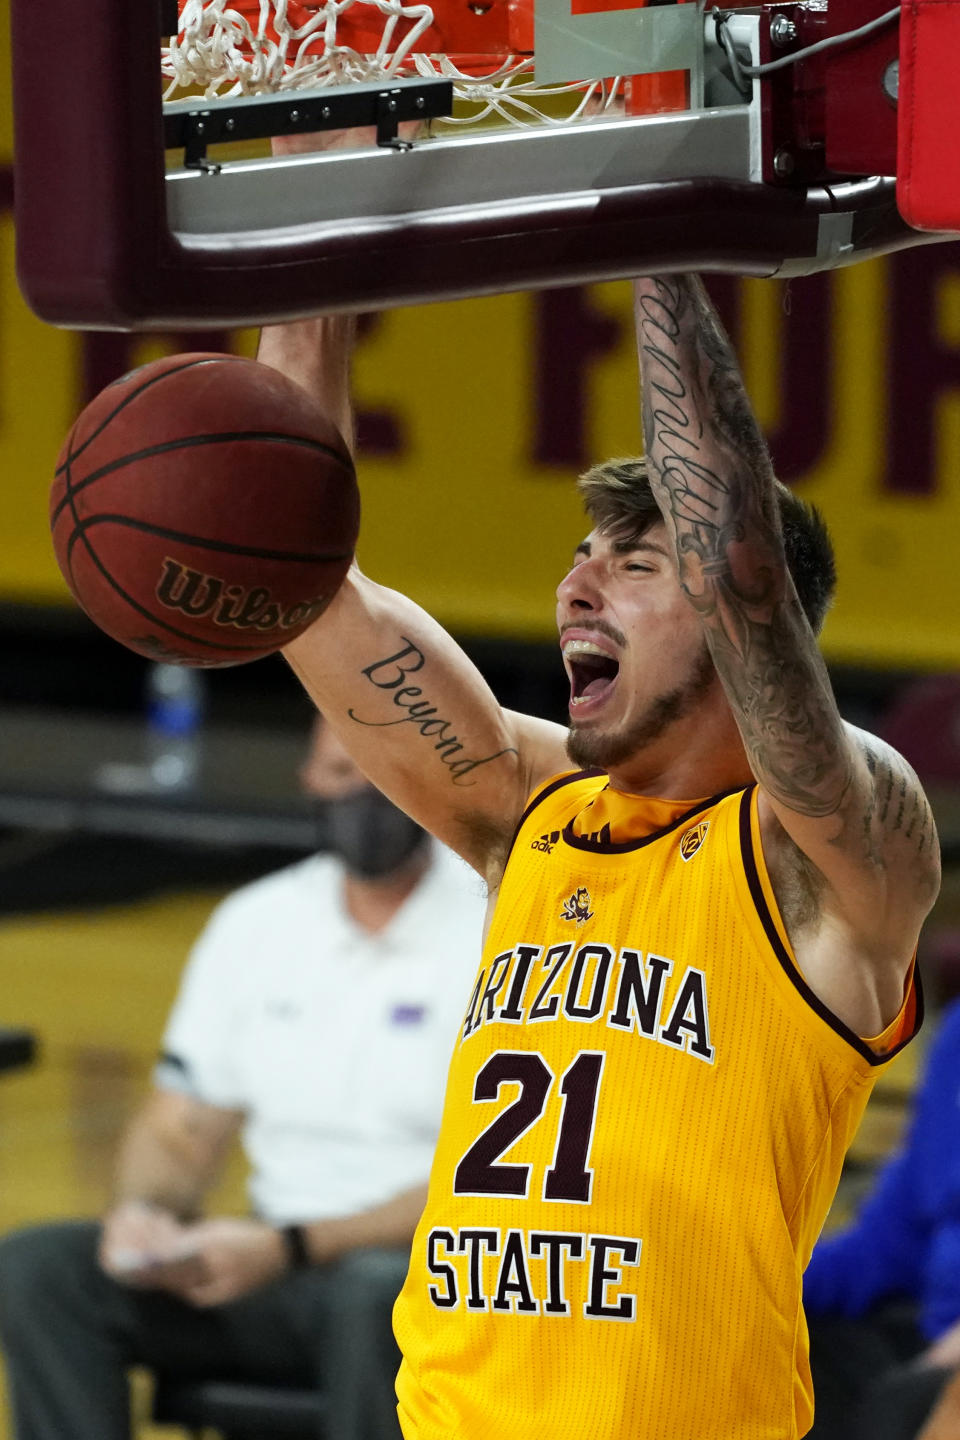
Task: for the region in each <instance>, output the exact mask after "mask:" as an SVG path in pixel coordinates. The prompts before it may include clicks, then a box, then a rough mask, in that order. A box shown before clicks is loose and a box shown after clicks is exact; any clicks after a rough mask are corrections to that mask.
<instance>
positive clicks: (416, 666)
mask: <svg viewBox="0 0 960 1440" xmlns="http://www.w3.org/2000/svg"><path fill="white" fill-rule="evenodd" d="M399 638H400V639H401V640H402V641H403V644H402V646H401V648H400V649H399V650H398V651H397V652H396V653H395V654H393V655H385V656H384V657H383V659H382V660H374V662H373V664H372V665H367V666H365V667H364V669H362V670H361V671H360V673H361V675H363V677H364V679H365V680H368V681H369V682H370V684H371V685H372V686H374V688H375V689H377V690H379V691H381V692H383V691H385V692H386V693H387V694H388V695H389V696H390V700H391V702H392V704H391V712H390V714H389V715H388V718H387V719H386V720H368V719H364V718H363V717H362V716H360V715H358V714H357V712H356V711H355V710H354V709H353V708H351V709H349V710H348V711H347V714H348V715H349V717H350V719H351V720H352V721H353V722H354V724H355V725H366V726H371V727H373V728H375V729H384V728H389V727H392V726H394V725H412V726H413V727H414V728H415V729H416V730H418V731H419V732H420V735H421V736H422V738H423V739H424V740H429V741H430V742H431V747H430V748H431V749H432V750H433V752H434V754H435V755H436V756H437V758H438V759H439V761H440V763H441V764H442V765H445V766H446V768H447V773H448V774H449V776H450V779H451V781H452V783H453V784H454V785H475V784H476V781H475V780H469V779H467V778H466V777H467V776H469V775H472V774H473V772H474V770H479V769H480V767H481V766H482V765H489V764H490V762H491V761H492V760H499V758H500V756H501V755H516V754H517V751H516V749H515V748H514V747H513V746H512V745H511V746H507V747H506V748H505V749H503V750H497V751H495V752H494V754H492V755H483V756H479V757H477V756H475V755H470V754H469V753H468V752H467V750H466V747H465V745H464V742H463V741H462V740H461V739H460V736H459V735H458V734H457V731H456V729H455V727H454V724H453V721H452V720H449V719H448V718H447V717H446V716H444V715H442V714H441V713H440V711H439V709H438V707H437V706H436V705H435V704H434V703H433V702H432V701H431V699H430V698H429V696H427V695H426V694H425V692H424V689H423V686H422V685H413V684H410V685H408V684H407V683H406V681H407V678H408V676H410V675H417V676H418V678H420V676H419V672H420V671H421V670H423V668H424V665H425V664H426V656H425V655H424V653H423V651H422V650H421V649H420V648H419V647H418V646H417V645H414V643H413V641H412V640H409V639H408V638H407V636H406V635H401V636H400V637H399Z"/></svg>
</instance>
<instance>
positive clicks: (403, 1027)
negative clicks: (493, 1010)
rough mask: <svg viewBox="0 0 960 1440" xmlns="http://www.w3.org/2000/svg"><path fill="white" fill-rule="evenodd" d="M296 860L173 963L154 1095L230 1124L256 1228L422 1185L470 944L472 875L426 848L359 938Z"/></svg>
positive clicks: (336, 897)
mask: <svg viewBox="0 0 960 1440" xmlns="http://www.w3.org/2000/svg"><path fill="white" fill-rule="evenodd" d="M343 875H344V872H343V868H342V866H341V864H340V862H339V861H338V860H336V859H334V858H333V857H331V856H328V855H316V856H312V857H311V858H310V859H308V860H304V861H301V862H300V863H298V864H296V865H291V866H289V867H287V868H286V869H284V870H281V871H279V872H277V873H275V874H273V875H268V876H266V877H265V878H264V879H262V880H258V881H255V882H254V883H253V884H252V885H247V886H244V887H243V888H242V889H240V890H238V891H236V892H235V893H234V894H232V895H230V896H228V898H227V899H226V900H224V901H223V902H222V903H221V904H220V905H219V906H218V907H217V909H216V910H215V911H214V913H213V915H212V917H211V919H210V921H209V922H208V924H207V926H206V928H205V930H204V931H203V933H202V935H201V936H200V938H199V940H198V941H197V943H196V945H195V946H194V949H193V951H192V953H191V956H190V960H189V963H188V965H187V969H186V971H185V973H184V977H183V981H182V983H181V987H180V992H179V994H178V997H177V1000H176V1003H175V1005H174V1008H173V1011H172V1013H171V1016H170V1019H169V1022H168V1025H167V1030H166V1033H165V1036H164V1042H163V1050H164V1056H163V1058H162V1059H161V1062H160V1064H159V1066H158V1068H157V1072H156V1077H155V1078H156V1082H157V1084H158V1085H159V1086H161V1087H164V1088H167V1089H177V1090H183V1091H186V1092H188V1093H189V1094H192V1095H195V1096H197V1098H198V1099H200V1100H203V1101H205V1102H207V1103H208V1104H211V1105H217V1106H220V1107H222V1108H224V1109H230V1110H242V1111H243V1112H244V1117H245V1120H244V1128H243V1141H244V1147H245V1149H246V1152H247V1156H248V1159H249V1161H250V1165H251V1168H252V1175H251V1179H250V1198H251V1203H252V1206H253V1208H254V1210H255V1211H256V1213H257V1214H259V1215H262V1216H263V1217H264V1218H265V1219H266V1220H269V1221H270V1222H271V1223H272V1224H277V1225H282V1224H289V1223H293V1222H296V1221H310V1220H320V1219H324V1218H326V1217H328V1216H334V1215H348V1214H354V1213H356V1212H357V1211H360V1210H365V1209H368V1208H370V1207H371V1206H374V1205H377V1204H379V1203H381V1202H383V1201H385V1200H387V1199H389V1198H390V1197H391V1196H393V1195H395V1194H397V1193H398V1192H399V1191H401V1190H405V1189H407V1188H409V1187H410V1186H412V1185H416V1184H418V1183H420V1182H422V1181H425V1180H426V1179H427V1177H428V1175H429V1170H430V1162H431V1159H432V1155H433V1147H434V1142H435V1140H436V1135H437V1131H438V1128H439V1124H440V1114H441V1110H442V1107H443V1094H444V1087H445V1082H446V1072H447V1066H448V1063H449V1059H450V1053H451V1051H452V1049H453V1044H454V1040H455V1039H456V1036H457V1032H458V1026H459V1024H460V1022H461V1020H462V1017H463V1013H464V1011H465V1009H466V1005H467V1001H468V999H469V994H470V987H471V983H472V981H473V978H474V975H475V973H476V969H477V964H478V961H479V955H480V948H481V933H482V927H483V915H484V908H485V902H484V898H483V885H482V882H481V881H480V880H479V878H478V877H477V876H476V875H475V874H474V872H473V871H472V870H470V869H469V867H468V866H466V865H465V864H464V863H463V862H462V861H461V860H459V859H458V858H457V857H456V856H455V855H453V854H451V853H450V852H449V851H447V850H445V849H443V848H442V847H441V846H438V845H435V846H434V851H433V859H432V862H431V865H430V868H429V870H428V871H427V872H426V874H425V875H424V877H423V879H422V881H421V882H420V884H419V885H418V886H417V888H416V890H415V891H413V893H412V894H411V895H410V896H408V898H407V900H406V901H405V902H404V904H403V905H402V906H401V908H400V910H399V911H398V912H397V914H396V915H394V917H393V919H392V920H391V921H390V923H389V925H388V926H387V927H386V928H385V929H384V930H383V931H381V932H380V933H379V934H377V935H369V934H367V933H366V932H365V931H363V930H361V929H360V928H359V927H358V926H357V925H356V924H354V922H353V921H352V920H351V918H350V917H349V915H347V914H346V912H345V910H344V905H343V899H342V891H343Z"/></svg>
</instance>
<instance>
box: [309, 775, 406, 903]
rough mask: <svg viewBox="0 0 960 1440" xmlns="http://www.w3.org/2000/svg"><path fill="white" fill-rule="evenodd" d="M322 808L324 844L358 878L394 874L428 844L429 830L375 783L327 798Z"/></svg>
mask: <svg viewBox="0 0 960 1440" xmlns="http://www.w3.org/2000/svg"><path fill="white" fill-rule="evenodd" d="M318 809H319V813H320V819H321V839H322V842H323V845H324V848H325V849H327V850H330V851H331V852H332V853H333V854H334V855H337V856H339V858H340V859H341V860H342V861H343V863H344V865H345V866H346V867H347V869H348V870H349V871H350V873H351V875H356V876H357V878H358V879H362V880H380V879H382V878H383V877H384V876H386V875H391V874H393V872H394V871H395V870H399V869H400V868H401V866H403V865H404V864H405V863H406V862H407V861H408V860H409V859H410V858H411V856H412V855H414V854H415V853H416V852H417V851H418V850H419V849H420V848H421V847H422V846H423V845H425V844H426V840H427V832H426V830H423V829H422V828H421V827H420V826H419V825H418V824H417V823H416V821H415V820H411V819H410V817H409V815H405V814H404V813H403V811H402V810H398V809H397V807H396V805H394V804H393V802H392V801H391V800H388V799H387V797H386V796H385V795H381V793H380V791H379V790H375V789H374V788H373V786H372V785H365V786H364V787H363V789H362V790H354V791H353V792H352V794H350V795H344V796H343V797H342V798H341V799H339V800H323V801H321V802H320V803H319V806H318Z"/></svg>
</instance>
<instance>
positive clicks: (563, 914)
mask: <svg viewBox="0 0 960 1440" xmlns="http://www.w3.org/2000/svg"><path fill="white" fill-rule="evenodd" d="M592 918H593V911H592V910H591V909H590V892H589V890H586V889H585V888H584V887H583V886H582V885H581V886H580V889H579V890H574V892H573V894H572V895H571V896H570V898H569V900H565V901H564V902H563V909H562V910H561V911H560V919H561V920H576V922H577V924H578V925H583V924H584V922H585V921H587V920H590V919H592Z"/></svg>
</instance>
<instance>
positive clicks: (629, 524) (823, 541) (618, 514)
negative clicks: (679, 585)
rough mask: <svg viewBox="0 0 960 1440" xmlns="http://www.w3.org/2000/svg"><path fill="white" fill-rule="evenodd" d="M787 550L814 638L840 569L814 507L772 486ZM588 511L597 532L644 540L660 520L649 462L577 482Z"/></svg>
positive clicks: (614, 464)
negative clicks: (649, 473)
mask: <svg viewBox="0 0 960 1440" xmlns="http://www.w3.org/2000/svg"><path fill="white" fill-rule="evenodd" d="M774 485H775V491H776V497H777V507H778V509H779V511H780V526H781V530H782V532H783V548H784V553H785V555H786V560H787V568H788V569H789V571H790V574H791V576H792V578H793V583H794V585H795V587H796V591H797V597H798V599H799V601H800V604H801V606H802V607H803V612H804V614H805V615H806V617H807V619H808V620H809V622H810V626H811V628H812V630H813V632H814V634H815V635H818V634H819V633H820V630H821V629H822V627H823V622H824V620H825V619H826V615H827V611H828V610H829V608H830V602H831V601H832V599H833V595H834V591H835V590H836V587H837V567H836V562H835V560H834V554H833V544H832V542H831V539H830V535H829V532H828V530H827V527H826V523H825V521H824V519H823V516H822V515H821V514H820V511H819V510H818V509H817V508H816V506H815V505H809V504H807V502H806V501H805V500H801V499H800V497H799V496H798V495H794V493H793V491H792V490H789V489H788V488H787V486H786V485H783V484H781V482H780V481H779V480H776V481H774ZM577 488H578V489H579V491H580V494H581V496H582V497H583V503H584V508H585V509H586V512H587V514H588V515H589V517H590V519H591V520H592V521H593V523H594V525H595V526H596V528H597V529H598V530H602V531H604V532H605V533H607V534H610V533H613V532H616V533H617V535H618V536H620V535H624V536H629V535H632V536H634V537H635V538H636V539H638V540H639V538H640V536H641V535H643V534H644V533H645V531H647V530H648V529H649V528H650V526H651V525H654V524H655V523H656V522H657V521H658V520H659V519H660V507H659V506H658V505H657V502H656V500H655V499H654V497H653V491H652V490H651V488H650V479H649V475H648V473H647V462H646V460H644V459H643V458H641V457H638V458H636V459H631V460H605V461H604V462H603V463H602V464H601V465H594V466H593V468H592V469H590V470H588V471H587V472H586V473H585V474H584V475H581V476H580V478H579V480H578V481H577Z"/></svg>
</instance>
